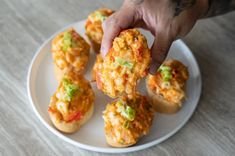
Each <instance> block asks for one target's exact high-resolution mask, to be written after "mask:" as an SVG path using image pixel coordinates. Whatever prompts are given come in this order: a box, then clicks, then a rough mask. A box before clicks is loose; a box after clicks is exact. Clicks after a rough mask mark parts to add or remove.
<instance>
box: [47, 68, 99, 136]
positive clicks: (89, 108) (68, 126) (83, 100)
mask: <svg viewBox="0 0 235 156" xmlns="http://www.w3.org/2000/svg"><path fill="white" fill-rule="evenodd" d="M94 96H95V95H94V92H93V90H92V88H91V85H90V84H89V82H88V81H87V80H86V79H85V78H84V77H83V76H82V75H79V74H77V73H76V72H73V71H69V72H67V73H65V75H64V77H63V79H62V80H61V82H60V84H59V87H58V88H57V90H56V92H55V93H54V95H53V96H52V97H51V100H50V104H49V108H48V112H49V115H50V118H51V120H52V123H53V124H54V126H55V127H56V128H57V129H58V130H60V131H62V132H65V133H73V132H76V131H77V130H78V129H79V128H80V126H81V125H83V124H84V123H86V122H87V121H88V120H89V119H90V118H91V116H92V114H93V109H94Z"/></svg>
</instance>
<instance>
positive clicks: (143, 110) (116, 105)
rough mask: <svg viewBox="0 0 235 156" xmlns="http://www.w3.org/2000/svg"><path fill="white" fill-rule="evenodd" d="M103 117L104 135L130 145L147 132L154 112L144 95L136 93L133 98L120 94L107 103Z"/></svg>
mask: <svg viewBox="0 0 235 156" xmlns="http://www.w3.org/2000/svg"><path fill="white" fill-rule="evenodd" d="M103 118H104V122H105V133H106V137H111V138H112V139H113V140H114V142H117V143H120V144H124V145H131V144H134V143H136V142H137V140H138V139H139V138H140V137H142V136H143V135H146V134H147V133H148V132H149V129H150V126H151V125H152V121H153V118H154V112H153V110H152V108H151V106H150V105H149V103H148V101H147V99H146V97H144V96H142V95H140V94H136V95H135V96H134V97H133V98H128V97H127V96H122V97H120V98H119V99H118V100H117V101H114V102H112V103H110V104H108V105H107V106H106V110H105V111H104V112H103Z"/></svg>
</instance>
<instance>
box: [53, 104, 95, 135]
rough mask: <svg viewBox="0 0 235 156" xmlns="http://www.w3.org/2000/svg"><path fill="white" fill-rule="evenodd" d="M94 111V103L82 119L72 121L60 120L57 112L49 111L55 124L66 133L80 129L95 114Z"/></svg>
mask: <svg viewBox="0 0 235 156" xmlns="http://www.w3.org/2000/svg"><path fill="white" fill-rule="evenodd" d="M93 112H94V104H93V103H92V105H91V107H90V108H89V110H88V111H87V112H86V114H85V115H84V116H83V118H82V119H81V120H74V121H72V122H65V121H63V120H58V118H57V116H56V114H55V113H51V112H49V115H50V118H51V121H52V123H53V125H54V126H55V127H56V128H57V129H58V130H60V131H61V132H64V133H74V132H76V131H78V130H79V129H80V127H81V126H82V125H83V124H85V123H86V122H87V121H88V120H89V119H90V118H91V116H92V115H93Z"/></svg>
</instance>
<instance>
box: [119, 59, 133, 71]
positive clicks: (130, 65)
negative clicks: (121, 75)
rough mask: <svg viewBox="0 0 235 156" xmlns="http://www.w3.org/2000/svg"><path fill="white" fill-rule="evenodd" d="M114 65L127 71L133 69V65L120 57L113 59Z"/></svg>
mask: <svg viewBox="0 0 235 156" xmlns="http://www.w3.org/2000/svg"><path fill="white" fill-rule="evenodd" d="M115 63H116V64H117V65H119V66H125V67H127V68H129V69H132V68H133V67H134V63H131V62H128V61H126V60H124V59H122V58H120V57H116V58H115Z"/></svg>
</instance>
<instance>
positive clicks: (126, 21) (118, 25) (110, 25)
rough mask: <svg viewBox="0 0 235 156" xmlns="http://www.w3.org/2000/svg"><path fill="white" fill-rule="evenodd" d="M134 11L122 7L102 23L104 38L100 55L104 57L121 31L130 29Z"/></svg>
mask: <svg viewBox="0 0 235 156" xmlns="http://www.w3.org/2000/svg"><path fill="white" fill-rule="evenodd" d="M134 16H135V10H134V9H133V8H131V7H123V8H122V9H120V10H119V11H117V12H116V13H114V14H113V15H111V16H110V17H109V18H108V19H107V20H106V21H105V22H104V23H103V31H104V36H103V38H102V43H101V55H102V56H103V57H104V56H105V55H106V54H107V53H108V50H109V49H110V47H111V46H112V42H113V39H114V38H115V37H116V36H117V35H118V34H119V33H120V31H122V30H123V29H126V28H128V27H130V26H131V25H132V24H133V22H134V19H135V18H134Z"/></svg>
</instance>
